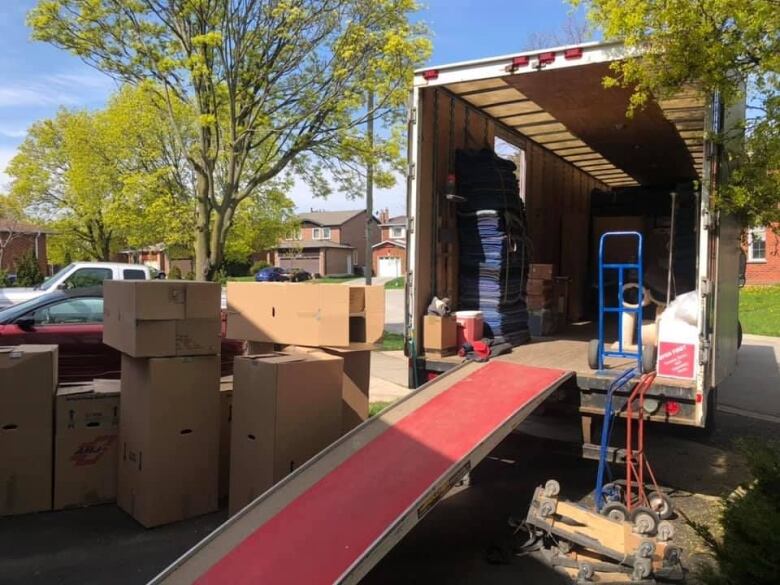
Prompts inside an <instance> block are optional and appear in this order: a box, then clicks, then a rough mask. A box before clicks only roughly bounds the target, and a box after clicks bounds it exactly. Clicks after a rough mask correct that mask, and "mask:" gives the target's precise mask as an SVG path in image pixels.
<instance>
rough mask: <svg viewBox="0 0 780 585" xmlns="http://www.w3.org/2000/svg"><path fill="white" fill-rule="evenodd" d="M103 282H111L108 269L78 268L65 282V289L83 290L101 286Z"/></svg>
mask: <svg viewBox="0 0 780 585" xmlns="http://www.w3.org/2000/svg"><path fill="white" fill-rule="evenodd" d="M104 280H111V269H110V268H79V269H78V270H76V272H74V273H73V274H71V275H70V276H69V277H68V279H67V280H66V281H65V288H68V289H71V288H84V287H87V286H97V285H100V284H103V281H104Z"/></svg>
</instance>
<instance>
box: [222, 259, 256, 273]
mask: <svg viewBox="0 0 780 585" xmlns="http://www.w3.org/2000/svg"><path fill="white" fill-rule="evenodd" d="M251 265H252V263H251V262H250V261H249V260H243V261H239V260H226V261H225V263H224V264H223V265H222V270H224V271H225V274H226V275H227V276H246V273H247V270H249V268H250V267H251Z"/></svg>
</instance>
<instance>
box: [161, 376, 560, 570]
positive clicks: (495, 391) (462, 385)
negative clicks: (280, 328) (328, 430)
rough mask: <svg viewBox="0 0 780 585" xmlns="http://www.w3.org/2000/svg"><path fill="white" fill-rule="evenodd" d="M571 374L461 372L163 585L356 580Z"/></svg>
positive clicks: (239, 520) (244, 521)
mask: <svg viewBox="0 0 780 585" xmlns="http://www.w3.org/2000/svg"><path fill="white" fill-rule="evenodd" d="M571 375H572V373H571V372H567V371H565V370H561V369H550V368H532V367H527V366H521V365H518V364H513V363H509V362H507V361H492V362H489V363H485V364H476V363H468V364H464V365H462V366H460V367H458V368H455V369H454V370H451V371H450V372H448V373H446V374H444V375H442V376H439V377H438V378H437V379H435V380H433V381H432V382H430V383H428V384H426V385H424V386H422V387H421V388H419V389H418V390H417V391H415V392H413V393H412V394H410V395H408V396H407V397H406V398H404V399H403V400H401V401H399V402H397V403H395V404H394V405H392V406H391V407H389V408H388V409H386V410H385V411H383V412H382V413H381V414H380V415H378V416H376V417H374V418H372V419H369V420H368V421H366V422H365V423H363V424H362V425H360V426H359V427H358V428H356V429H354V430H353V431H352V432H350V433H349V434H347V435H345V436H344V437H342V438H341V439H340V440H339V441H337V442H336V443H334V444H333V445H331V446H330V447H329V448H327V449H326V450H325V451H323V452H322V453H320V454H319V455H318V456H316V457H315V458H313V459H312V460H310V461H309V462H308V463H306V464H305V465H304V466H302V467H301V468H299V469H298V470H297V471H295V472H294V473H293V474H291V475H290V476H288V477H287V478H286V479H285V480H283V481H282V482H280V483H279V484H277V485H276V486H274V487H273V488H271V489H270V490H269V491H268V492H266V493H265V494H263V495H262V496H260V497H259V498H258V499H256V500H255V501H254V502H252V503H251V504H249V505H248V506H247V507H246V508H244V509H243V510H241V511H240V512H239V513H238V514H236V515H235V516H233V517H232V518H231V519H229V520H228V521H227V522H226V523H225V524H224V525H223V526H222V527H220V528H218V529H217V530H216V531H215V532H213V533H212V534H211V535H210V536H208V537H207V538H206V539H205V540H203V541H202V542H201V543H200V544H198V545H197V546H196V547H195V548H193V549H192V550H191V551H189V552H188V553H187V554H185V555H184V556H183V557H182V558H180V559H179V560H177V561H176V562H175V563H174V564H173V565H172V566H171V567H169V568H168V569H167V570H166V571H164V572H163V573H162V574H161V575H160V576H158V577H157V578H156V579H155V580H154V581H153V583H166V584H173V583H210V584H211V583H217V584H224V585H227V584H230V585H234V584H241V583H247V584H248V583H291V584H292V583H295V584H298V583H306V584H309V585H311V584H325V583H355V582H357V581H358V580H359V579H360V578H361V577H362V576H364V575H365V574H366V573H367V572H368V571H369V570H370V569H371V567H373V566H374V565H375V564H376V563H377V562H378V561H379V560H380V559H381V558H382V557H383V556H384V555H385V554H386V553H387V552H388V551H389V550H390V549H391V548H392V547H393V546H394V545H395V544H396V543H397V542H398V541H399V540H400V539H401V538H402V537H403V536H404V535H405V534H406V533H407V532H408V531H409V530H411V528H412V527H413V526H414V525H415V524H416V523H417V522H418V521H419V520H420V519H421V518H422V517H423V516H425V514H426V513H427V512H428V511H429V510H430V509H431V508H432V507H433V506H434V505H435V504H436V503H437V502H438V501H439V500H440V499H441V498H442V497H443V496H444V494H446V493H447V491H449V489H450V488H451V487H452V486H453V485H455V484H456V483H457V482H458V481H459V480H460V479H462V478H463V477H464V476H465V475H466V474H467V473H468V472H469V471H470V470H471V469H472V468H473V467H474V466H476V465H477V463H479V461H481V460H482V459H483V458H484V457H485V456H486V455H487V454H488V453H489V452H490V451H491V450H492V449H493V448H494V447H495V446H496V445H498V443H499V442H500V441H501V440H502V439H503V438H504V437H506V436H507V435H508V434H509V433H510V432H511V431H512V430H513V429H514V428H515V427H516V426H517V425H518V424H519V423H520V422H522V420H524V419H525V418H526V417H527V416H528V415H529V414H530V413H531V412H532V411H533V410H534V409H535V408H536V407H537V406H538V405H539V404H540V403H541V402H542V401H544V399H545V398H546V397H548V396H549V395H550V394H551V393H552V392H553V391H554V390H555V389H556V388H557V387H559V386H560V385H561V384H562V383H563V382H564V381H566V380H567V379H569V378H570V377H571Z"/></svg>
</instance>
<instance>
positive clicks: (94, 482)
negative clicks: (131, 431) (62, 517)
mask: <svg viewBox="0 0 780 585" xmlns="http://www.w3.org/2000/svg"><path fill="white" fill-rule="evenodd" d="M119 387H120V381H119V380H95V381H94V382H92V383H87V384H68V385H62V386H60V387H59V388H58V389H57V398H56V403H55V417H54V509H55V510H59V509H62V508H69V507H75V506H89V505H91V504H101V503H104V502H112V501H114V500H115V499H116V467H117V442H118V435H119Z"/></svg>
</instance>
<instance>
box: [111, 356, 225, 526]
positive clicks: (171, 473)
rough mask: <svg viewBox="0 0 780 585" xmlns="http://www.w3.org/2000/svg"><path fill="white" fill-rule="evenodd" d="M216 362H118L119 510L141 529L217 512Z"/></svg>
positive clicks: (176, 359) (195, 359)
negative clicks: (120, 363) (120, 367)
mask: <svg viewBox="0 0 780 585" xmlns="http://www.w3.org/2000/svg"><path fill="white" fill-rule="evenodd" d="M219 374H220V360H219V356H193V357H168V358H150V359H139V358H132V357H129V356H126V355H124V356H122V400H121V403H120V442H119V475H118V485H117V504H118V505H119V507H120V508H122V509H123V510H125V511H126V512H127V513H128V514H130V515H131V516H132V517H133V518H135V519H136V520H137V521H138V522H140V523H141V524H143V525H144V526H146V527H151V526H158V525H161V524H168V523H171V522H176V521H178V520H184V519H185V518H191V517H194V516H199V515H201V514H206V513H208V512H213V511H214V510H216V509H217V497H218V496H217V493H218V475H219Z"/></svg>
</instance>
